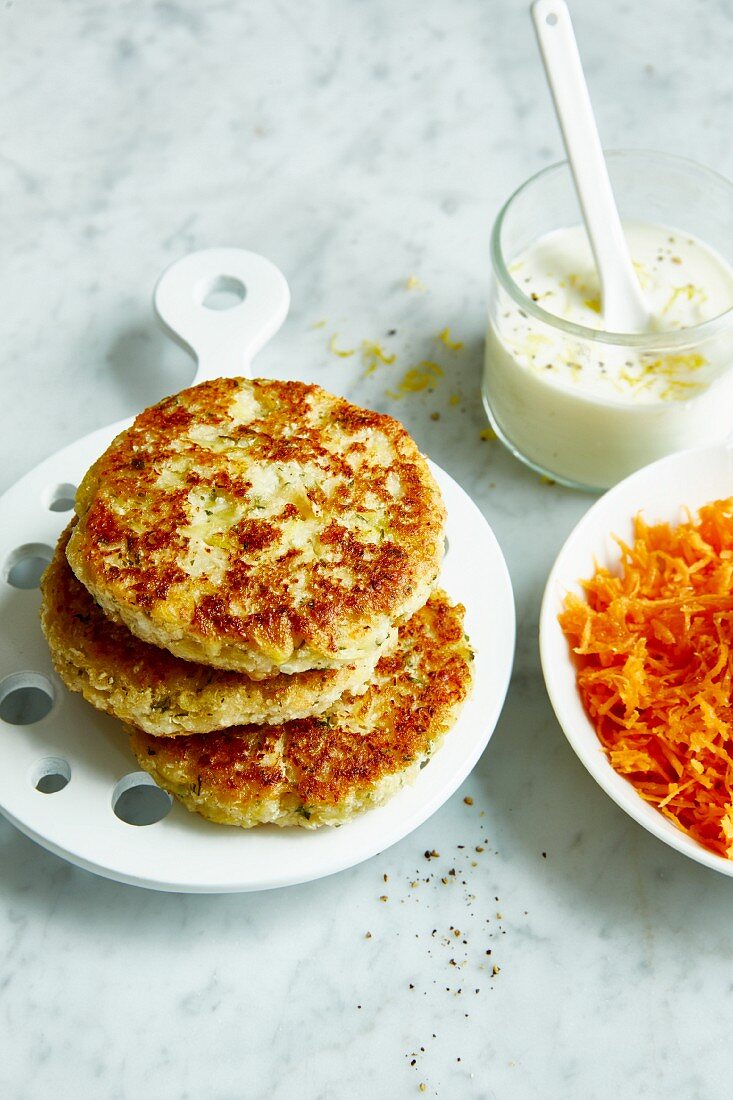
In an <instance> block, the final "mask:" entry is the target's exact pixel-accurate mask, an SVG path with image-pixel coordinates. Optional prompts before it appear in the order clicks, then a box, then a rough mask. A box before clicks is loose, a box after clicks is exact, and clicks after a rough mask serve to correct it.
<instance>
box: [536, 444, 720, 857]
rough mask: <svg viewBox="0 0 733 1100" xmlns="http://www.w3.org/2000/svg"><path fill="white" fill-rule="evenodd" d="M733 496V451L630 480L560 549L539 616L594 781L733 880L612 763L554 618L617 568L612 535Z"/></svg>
mask: <svg viewBox="0 0 733 1100" xmlns="http://www.w3.org/2000/svg"><path fill="white" fill-rule="evenodd" d="M730 496H733V446H718V447H711V448H709V449H705V450H699V451H698V450H695V451H683V452H680V453H679V454H674V455H670V456H668V457H667V458H663V459H661V460H660V461H659V462H654V463H652V464H651V465H650V466H645V467H644V469H642V470H639V471H637V473H635V474H632V475H631V477H628V478H626V479H625V480H624V481H622V482H621V483H620V484H619V485H617V486H616V487H615V488H613V489H611V490H610V491H609V492H608V493H606V494H605V496H603V497H601V499H600V500H599V501H597V503H596V504H594V505H593V507H592V508H591V509H590V511H589V512H587V513H586V515H585V516H584V517H583V518H582V519H581V521H580V523H579V524H578V525H577V527H576V528H575V530H574V531H573V532H572V534H571V535H570V537H569V538H568V540H567V542H566V543H565V545H564V546H563V548H562V550H561V551H560V554H559V555H558V558H557V561H556V562H555V564H554V566H553V568H552V572H551V573H550V576H549V578H548V581H547V587H546V589H545V595H544V600H543V602H542V611H541V614H540V655H541V658H542V670H543V672H544V676H545V684H546V685H547V691H548V693H549V696H550V700H551V702H552V706H553V708H554V711H555V714H556V715H557V719H558V721H559V723H560V725H561V726H562V728H563V730H564V731H565V736H566V737H567V739H568V741H569V742H570V744H571V745H572V746H573V748H574V750H575V752H576V753H577V755H578V756H579V757H580V759H581V760H582V762H583V764H584V765H585V766H586V768H587V769H588V771H589V772H590V774H591V775H592V776H593V778H594V779H595V780H596V781H597V782H598V783H599V784H600V785H601V787H603V789H604V791H606V793H607V794H609V795H610V796H611V798H612V799H613V800H614V802H616V803H617V804H618V805H619V806H620V807H621V808H622V809H623V810H625V811H626V813H627V814H629V815H630V816H631V817H633V818H634V820H635V821H638V822H639V823H640V824H641V825H643V826H644V828H645V829H648V830H649V832H650V833H653V834H654V836H656V837H659V839H660V840H663V841H664V842H665V843H666V844H669V845H670V846H671V847H672V848H676V849H677V851H679V852H683V853H684V854H685V855H686V856H689V857H690V858H691V859H694V860H696V861H697V862H698V863H702V864H704V865H705V866H706V867H713V868H714V869H715V870H716V871H721V872H722V873H723V874H725V875H733V860H728V859H725V858H724V857H723V856H719V855H716V854H715V853H714V852H710V851H708V850H707V849H706V848H703V847H702V846H701V845H700V844H698V843H697V842H696V841H694V840H692V839H691V838H690V837H688V836H687V835H686V834H685V833H683V832H682V831H681V830H680V829H678V828H677V827H676V826H675V825H673V824H672V823H671V822H669V821H668V820H667V819H666V818H665V817H663V815H662V814H661V813H659V811H658V810H655V809H654V808H653V807H651V806H650V805H648V804H647V803H646V802H645V801H644V800H643V799H642V798H641V796H640V795H639V794H637V792H636V791H635V789H634V788H633V787H632V785H631V784H630V783H629V782H628V781H627V780H626V779H623V778H622V777H621V776H620V775H618V774H617V773H616V772H615V771H614V770H613V768H612V767H611V765H610V764H609V762H608V760H607V759H606V756H605V754H604V752H603V750H602V748H601V745H600V742H599V740H598V738H597V736H596V733H595V730H594V729H593V726H592V724H591V722H590V721H589V719H588V717H587V716H586V713H585V710H584V708H583V704H582V702H581V700H580V696H579V694H578V691H577V688H576V682H575V668H574V666H573V662H572V659H571V656H570V650H569V647H568V643H567V641H566V639H565V636H564V635H563V632H562V630H561V629H560V625H559V623H558V621H557V616H558V614H559V613H560V611H561V610H562V605H563V600H564V598H565V595H566V594H567V593H568V592H576V593H578V594H580V595H582V590H581V586H580V583H579V581H580V580H581V579H582V578H585V577H590V576H592V575H593V573H594V572H595V569H596V564H598V565H604V566H608V567H610V568H613V566H614V565H618V561H619V549H618V546H617V545H616V543H615V542H614V539H613V536H614V535H617V536H618V537H620V538H621V539H624V540H625V541H630V540H631V539H632V537H633V518H634V516H635V515H636V514H637V513H639V512H642V513H643V515H644V519H645V520H646V521H647V522H648V523H657V522H670V523H679V522H681V521H683V520H684V519H685V518H686V514H685V509H686V508H689V509H691V510H693V511H694V510H695V509H696V508H699V507H700V506H701V505H702V504H706V503H709V502H710V501H713V500H719V499H722V498H725V497H730Z"/></svg>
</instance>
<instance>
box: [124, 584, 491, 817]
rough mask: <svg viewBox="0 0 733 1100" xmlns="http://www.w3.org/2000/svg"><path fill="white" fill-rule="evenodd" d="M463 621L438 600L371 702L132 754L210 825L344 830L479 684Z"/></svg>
mask: <svg viewBox="0 0 733 1100" xmlns="http://www.w3.org/2000/svg"><path fill="white" fill-rule="evenodd" d="M463 614H464V609H463V608H462V607H461V606H460V605H459V606H456V607H453V606H451V604H450V603H449V601H448V598H447V596H446V595H445V593H444V592H437V593H435V594H433V596H431V598H430V600H429V602H428V604H427V606H426V607H424V608H423V609H422V610H421V611H418V612H417V613H416V614H415V615H413V617H412V618H411V619H410V620H409V622H408V623H406V624H405V625H404V626H402V627H401V628H400V632H399V638H398V643H397V648H396V649H395V651H394V653H393V654H391V655H390V656H386V657H383V658H382V659H381V660H380V661H379V664H378V665H377V668H376V670H375V674H374V679H373V682H372V684H371V686H370V687H369V688H368V689H367V691H366V692H365V694H363V695H361V696H359V697H358V698H355V699H354V698H350V697H345V698H344V699H342V700H340V701H339V702H338V703H336V704H335V705H334V706H333V707H331V708H330V710H328V711H327V712H326V713H325V714H323V715H321V716H320V718H304V719H301V720H300V721H296V722H287V723H284V724H283V725H281V726H240V727H235V728H234V729H228V730H223V731H221V732H219V733H210V734H205V735H199V736H193V737H182V738H175V740H173V739H170V738H169V739H164V738H159V737H151V736H149V735H148V734H145V733H141V732H140V731H139V730H134V729H131V730H129V732H130V743H131V747H132V750H133V752H134V753H135V755H136V756H137V758H138V760H139V761H140V764H141V766H142V767H143V768H145V770H146V771H148V772H150V774H151V775H152V776H153V778H154V779H155V781H156V783H158V784H159V785H160V786H161V787H164V788H165V789H166V790H167V791H170V793H171V794H172V795H175V797H176V798H179V799H180V800H181V801H182V802H183V803H184V804H185V805H186V806H187V807H188V809H189V810H193V811H195V812H197V813H199V814H202V815H203V816H204V817H207V818H210V819H211V820H212V821H216V822H221V823H222V824H227V825H239V826H241V827H243V828H249V827H251V826H253V825H260V824H265V823H268V822H269V823H274V824H276V825H299V826H303V827H305V828H311V829H312V828H315V827H317V826H319V825H339V824H342V823H343V822H345V821H348V820H349V819H350V818H351V817H353V816H354V815H355V814H357V813H360V812H361V811H363V810H366V809H369V808H371V807H373V806H377V805H379V804H381V803H383V802H385V801H386V800H387V799H388V798H389V797H390V796H391V795H392V794H394V793H395V792H396V791H397V790H398V789H399V788H400V787H401V786H402V784H403V783H405V782H406V781H409V780H411V779H413V778H414V777H415V775H416V774H417V772H418V771H419V769H420V766H421V764H422V763H423V762H424V761H425V760H427V759H428V757H429V756H430V755H431V753H432V752H433V751H434V750H435V749H436V748H437V747H438V745H439V744H440V742H441V741H442V739H443V737H444V735H445V733H446V732H447V731H448V730H449V729H450V727H451V725H452V724H453V722H454V721H455V718H456V715H457V712H458V709H459V708H460V706H461V704H462V703H463V701H464V700H465V698H466V696H467V694H468V691H469V688H470V682H471V663H472V654H471V650H470V647H469V644H468V641H467V639H466V637H465V635H464V633H463Z"/></svg>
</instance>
